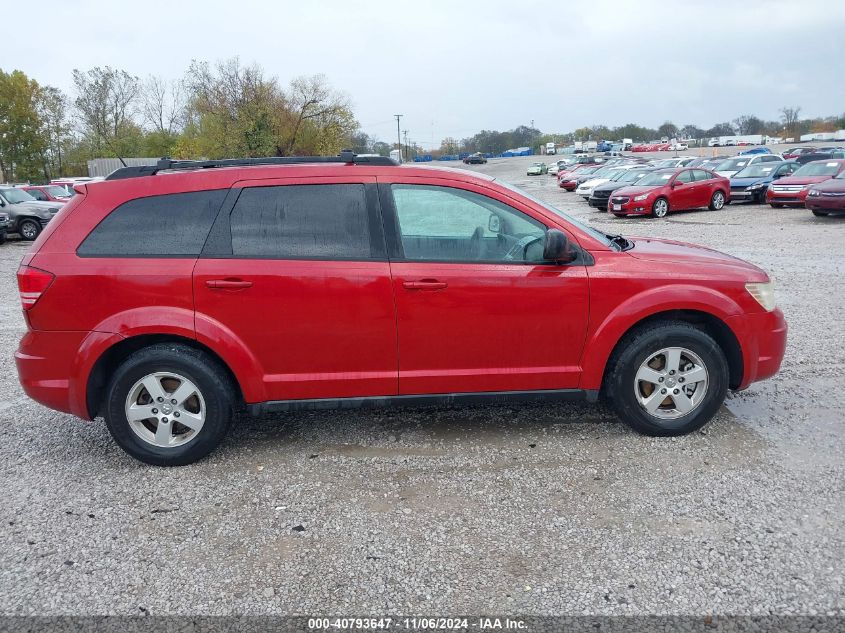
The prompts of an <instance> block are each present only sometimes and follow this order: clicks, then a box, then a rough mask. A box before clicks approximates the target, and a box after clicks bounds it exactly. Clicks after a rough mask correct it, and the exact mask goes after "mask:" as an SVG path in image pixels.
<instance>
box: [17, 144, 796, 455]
mask: <svg viewBox="0 0 845 633" xmlns="http://www.w3.org/2000/svg"><path fill="white" fill-rule="evenodd" d="M162 173H165V174H166V175H162ZM77 190H78V191H79V193H78V194H77V195H76V196H74V198H73V199H72V200H71V201H70V202H69V203H68V204H67V205H65V206H64V207H63V208H62V209H61V210H60V211H59V213H58V214H57V215H56V217H55V218H54V219H53V220H52V221H51V222H50V224H49V225H48V226H47V227H46V228H45V229H44V231H43V232H42V234H41V236H40V237H39V238H38V240H36V241H35V242H34V244H33V245H32V247H31V249H30V251H29V252H28V253H27V254H26V255H25V256H24V258H23V261H22V263H21V266H20V268H19V270H18V275H17V276H18V285H19V289H20V298H21V302H22V304H23V309H24V315H25V317H26V324H27V331H26V333H25V334H24V336H23V338H22V339H21V342H20V346H19V348H18V350H17V352H16V354H15V360H16V363H17V369H18V374H19V377H20V381H21V384H22V385H23V388H24V390H25V391H26V393H27V394H29V396H30V397H32V398H34V399H35V400H37V401H38V402H40V403H42V404H44V405H46V406H48V407H50V408H53V409H57V410H59V411H65V412H68V413H72V414H74V415H76V416H78V417H80V418H83V419H86V420H91V419H94V418H95V417H96V416H103V417H104V418H105V423H106V426H107V428H108V429H109V431H110V432H111V434H112V436H113V437H114V439H115V440H116V442H117V443H118V444H119V445H120V446H121V447H122V448H124V449H125V450H126V451H127V452H128V453H130V454H131V455H133V456H134V457H136V458H137V459H140V460H142V461H144V462H147V463H151V464H159V465H179V464H187V463H190V462H193V461H196V460H197V459H200V458H202V457H203V456H205V455H207V454H208V453H210V452H211V451H212V450H213V449H214V447H215V446H217V445H218V444H219V443H220V441H221V440H222V439H223V436H224V435H225V433H226V430H227V428H228V426H229V424H230V422H231V420H232V416H233V412H235V411H237V410H245V411H247V412H249V413H253V414H260V413H263V412H269V411H277V410H287V411H290V410H294V411H295V410H301V409H325V408H331V407H344V408H348V407H365V406H366V407H370V406H388V405H403V406H407V405H409V404H420V403H439V404H457V403H467V402H470V403H475V402H507V401H513V402H526V401H529V402H537V401H555V400H561V399H567V398H573V397H574V398H581V399H586V400H588V401H595V400H597V399H598V398H599V396H600V395H601V396H610V397H611V401H612V403H613V406H614V407H615V409H616V411H618V413H619V415H620V417H621V418H622V419H624V420H625V421H626V422H627V423H628V424H630V425H631V426H632V427H634V428H635V429H637V430H638V431H641V432H643V433H648V434H652V435H679V434H683V433H688V432H691V431H693V430H695V429H698V428H700V427H701V426H702V425H704V424H705V423H706V422H707V421H708V420H709V419H711V418H712V417H713V416H714V415H715V414H716V413H717V411H718V410H719V408H720V407H721V405H722V402H723V400H724V398H725V394H726V391H727V390H728V389H734V390H738V389H744V388H745V387H747V386H748V385H749V384H750V383H752V382H754V381H756V380H761V379H764V378H767V377H769V376H771V375H773V374H774V373H775V372H777V371H778V368H779V367H780V363H781V359H782V358H783V354H784V348H785V344H786V331H787V326H786V323H785V321H784V318H783V313H782V312H781V311H780V310H779V309H778V308H776V306H775V302H774V294H773V290H772V284H771V282H770V280H769V277H768V275H767V274H766V273H765V272H764V271H763V270H761V269H759V268H757V267H756V266H753V265H752V264H749V263H746V262H743V261H741V260H738V259H735V258H733V257H730V256H728V255H724V254H722V253H719V252H717V251H714V250H711V249H709V248H701V247H697V246H692V245H687V244H682V243H679V242H673V241H666V240H659V239H626V238H624V237H622V236H618V235H617V236H609V235H605V234H604V233H602V232H600V231H598V230H596V229H593V228H590V227H588V226H586V225H584V224H582V223H580V222H578V221H576V220H573V219H572V218H570V217H568V216H567V215H566V214H564V213H563V212H561V211H559V210H557V209H555V208H553V207H550V206H547V205H546V204H544V203H543V202H540V201H539V200H536V199H534V198H531V197H528V196H526V195H525V194H523V193H522V192H520V191H519V190H518V189H515V188H513V187H511V186H509V185H507V184H505V183H502V182H500V181H499V180H494V179H493V178H490V177H486V176H482V175H478V174H474V173H471V172H467V171H465V170H448V169H432V168H428V167H411V166H407V167H404V166H398V165H396V163H394V162H393V161H391V160H390V159H387V158H382V157H355V156H354V154H352V153H351V152H343V153H341V155H340V156H338V157H331V158H328V157H318V158H307V157H291V158H265V159H243V160H228V161H170V160H164V159H163V160H161V161H160V162H159V163H158V165H156V166H146V167H125V168H122V169H119V170H117V171H115V172H114V173H112V174H111V175H110V176H109V177H108V178H107V179H106V180H105V182H98V183H94V184H87V185H77Z"/></svg>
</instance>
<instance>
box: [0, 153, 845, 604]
mask: <svg viewBox="0 0 845 633" xmlns="http://www.w3.org/2000/svg"><path fill="white" fill-rule="evenodd" d="M531 160H534V159H533V158H532V159H530V160H528V159H510V160H508V159H504V160H498V161H491V162H490V163H489V164H487V165H484V166H474V167H472V169H473V170H476V171H484V172H487V173H490V174H493V175H496V176H499V177H501V178H503V179H505V180H508V181H510V182H513V183H514V184H516V185H520V186H524V187H525V188H526V189H528V190H530V191H531V192H532V193H534V194H535V195H538V196H539V197H541V198H544V199H546V200H548V201H550V202H552V203H553V204H556V205H558V206H560V207H561V208H563V209H565V210H569V211H572V213H573V214H574V215H577V216H578V217H580V218H581V219H584V220H586V221H589V222H591V223H593V224H594V225H596V226H598V227H600V228H602V229H606V230H608V231H613V232H617V233H618V232H622V233H625V234H629V235H653V236H659V237H671V238H677V239H681V240H687V241H692V242H697V243H700V244H705V245H708V246H712V247H715V248H719V249H721V250H725V251H727V252H730V253H732V254H735V255H738V256H740V257H743V258H745V259H748V260H750V261H752V262H754V263H756V264H759V265H761V266H763V267H764V268H766V269H767V270H768V271H770V273H771V274H772V276H773V277H774V278H775V280H776V282H777V284H778V298H779V301H780V304H781V305H782V306H783V309H784V311H785V312H786V315H787V319H788V320H789V323H790V327H791V330H790V340H789V346H788V349H787V357H786V359H785V361H784V365H783V369H782V371H781V373H780V374H779V375H778V376H776V377H775V378H773V379H771V380H768V381H766V382H763V383H759V384H755V385H753V386H752V387H751V388H750V389H749V390H747V391H745V392H743V393H740V394H734V395H730V396H729V397H728V400H727V403H726V405H725V406H724V408H723V409H722V410H721V412H720V413H719V415H718V416H717V418H716V419H715V420H714V422H712V423H711V424H710V425H708V426H707V427H705V429H704V430H702V431H701V432H698V433H695V434H693V435H691V436H687V437H681V438H670V439H656V438H648V437H642V436H639V435H636V434H634V433H633V432H631V431H629V430H628V429H627V427H625V426H623V425H622V424H620V423H618V422H616V421H615V419H614V418H613V416H612V415H611V414H610V413H609V412H608V411H607V410H605V409H603V408H601V407H599V406H587V405H583V406H576V405H569V406H558V405H555V406H525V407H518V408H517V407H475V408H468V409H454V410H450V409H428V410H390V411H384V412H352V411H345V412H314V413H296V414H290V415H277V416H273V417H269V416H268V417H266V418H261V419H243V420H240V421H239V423H238V424H237V425H236V426H235V427H234V429H233V431H232V432H231V434H230V436H229V437H228V439H227V441H226V442H225V444H224V446H223V447H222V448H221V450H218V451H217V452H216V453H215V454H214V455H213V456H212V457H210V458H209V459H207V460H205V461H203V462H201V463H199V464H195V465H192V466H188V467H184V468H177V469H161V468H154V467H148V466H144V465H142V464H139V463H137V462H135V461H133V460H132V459H131V458H129V457H127V456H125V455H124V454H123V453H122V452H121V451H120V450H119V449H118V448H117V447H116V446H115V445H114V444H113V443H112V441H111V438H110V437H109V435H108V433H107V431H106V429H105V427H104V425H103V423H102V422H101V421H96V422H94V423H85V422H81V421H79V420H77V419H74V418H72V417H70V416H68V415H63V414H60V413H56V412H53V411H50V410H47V409H45V408H43V407H41V406H39V405H37V404H35V403H34V402H31V401H29V400H28V399H27V398H26V397H25V396H24V395H23V393H22V391H21V389H20V387H19V385H18V382H17V378H16V373H15V369H14V364H13V359H12V350H13V349H14V348H15V347H16V346H17V342H18V339H19V337H20V336H21V334H22V332H23V331H24V323H23V319H22V317H21V314H20V307H19V300H18V296H17V290H16V286H15V280H14V271H15V269H16V267H17V265H18V262H19V261H20V258H21V256H22V255H23V254H24V252H25V251H26V245H25V244H21V243H18V242H14V241H13V242H10V243H8V244H6V245H4V246H3V247H0V270H2V274H0V345H2V348H3V349H5V350H6V352H5V353H3V355H2V357H0V375H2V377H3V378H2V380H3V383H2V392H3V394H4V397H3V398H2V402H1V403H0V410H2V412H3V414H4V419H5V423H4V424H3V425H2V426H0V485H1V486H2V489H3V504H2V507H1V508H0V518H2V530H0V613H2V614H17V615H26V614H39V615H45V614H79V615H90V614H125V615H139V614H144V613H146V614H233V613H235V614H315V613H321V614H327V613H329V614H338V613H341V614H358V615H366V614H374V613H381V614H398V613H427V614H441V615H449V614H456V613H495V614H582V613H583V614H644V613H657V614H707V613H714V614H761V615H763V614H826V613H838V614H843V613H845V601H843V594H845V591H844V590H845V583H843V565H842V553H843V551H845V528H843V518H845V510H843V508H845V506H844V505H843V487H844V486H843V473H845V469H843V447H845V424H843V423H845V413H843V411H845V397H843V391H844V390H843V389H842V388H843V387H845V381H843V379H842V371H843V369H844V368H845V335H843V329H842V327H841V324H842V323H843V322H845V298H843V290H845V287H843V286H844V284H843V281H842V279H843V275H845V255H843V245H845V239H843V238H845V218H827V219H822V218H815V217H813V216H812V215H811V214H810V213H809V212H807V211H804V210H772V209H770V208H769V207H761V206H739V205H734V206H730V207H728V208H726V209H724V210H722V211H718V212H709V211H702V212H690V213H679V214H673V215H670V216H669V217H668V218H666V219H664V220H645V219H643V220H640V219H631V220H623V219H615V218H609V217H606V214H602V213H599V212H596V211H592V210H588V208H587V207H586V205H585V203H583V202H582V201H581V199H580V198H578V197H577V196H576V195H575V194H571V193H566V192H563V191H562V190H559V189H558V188H557V187H555V186H554V179H553V178H552V177H548V176H541V177H533V178H529V177H526V176H525V175H524V174H525V167H526V165H527V164H528V163H529V162H531Z"/></svg>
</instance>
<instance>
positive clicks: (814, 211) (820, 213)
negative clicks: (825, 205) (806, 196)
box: [813, 209, 827, 217]
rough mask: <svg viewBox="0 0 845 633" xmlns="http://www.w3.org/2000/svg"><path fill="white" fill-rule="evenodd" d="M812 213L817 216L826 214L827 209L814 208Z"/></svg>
mask: <svg viewBox="0 0 845 633" xmlns="http://www.w3.org/2000/svg"><path fill="white" fill-rule="evenodd" d="M813 215H817V216H819V217H822V216H826V215H827V211H818V210H816V209H813Z"/></svg>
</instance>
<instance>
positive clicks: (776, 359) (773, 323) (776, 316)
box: [725, 308, 788, 390]
mask: <svg viewBox="0 0 845 633" xmlns="http://www.w3.org/2000/svg"><path fill="white" fill-rule="evenodd" d="M725 322H726V323H727V325H728V326H729V327H730V328H731V330H733V331H734V333H735V334H736V336H737V339H738V340H739V342H740V346H741V347H742V379H741V381H740V384H739V387H737V390H741V389H745V388H746V387H748V385H750V384H751V383H752V382H757V381H758V380H764V379H766V378H769V377H770V376H774V375H775V374H776V373H777V372H778V370H779V369H780V365H781V362H782V361H783V355H784V353H785V351H786V335H787V330H788V326H787V324H786V319H784V317H783V312H782V311H781V309H780V308H775V309H774V310H772V311H771V312H754V313H749V314H740V315H737V316H733V317H729V318H728V319H726V320H725Z"/></svg>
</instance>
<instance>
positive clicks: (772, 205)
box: [769, 202, 783, 209]
mask: <svg viewBox="0 0 845 633" xmlns="http://www.w3.org/2000/svg"><path fill="white" fill-rule="evenodd" d="M769 206H770V207H772V209H783V205H782V204H775V203H774V202H770V203H769Z"/></svg>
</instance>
